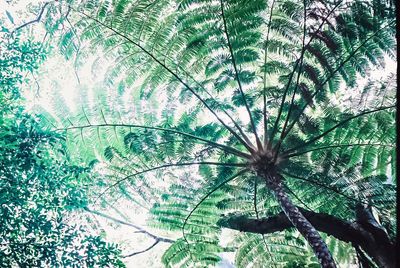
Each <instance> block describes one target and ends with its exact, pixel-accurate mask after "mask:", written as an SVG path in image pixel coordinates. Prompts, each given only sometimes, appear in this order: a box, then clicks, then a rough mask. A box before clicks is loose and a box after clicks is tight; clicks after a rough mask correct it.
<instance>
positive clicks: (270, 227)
mask: <svg viewBox="0 0 400 268" xmlns="http://www.w3.org/2000/svg"><path fill="white" fill-rule="evenodd" d="M299 210H300V211H301V213H302V214H303V215H304V216H305V217H306V218H307V220H309V221H310V223H311V224H312V225H313V226H314V227H315V229H317V230H318V231H321V232H324V233H326V234H328V235H331V236H334V237H335V238H337V239H339V240H341V241H344V242H349V243H351V244H352V245H353V246H359V248H361V249H362V250H363V251H364V252H365V253H366V254H368V256H370V257H371V258H372V260H373V261H374V262H375V263H377V264H378V266H379V267H396V266H395V246H394V244H393V243H392V242H391V241H390V238H389V237H388V236H387V234H385V233H384V232H383V231H382V230H380V229H381V228H378V227H376V226H374V225H371V224H370V223H369V222H368V221H367V222H365V220H364V219H362V218H359V217H357V221H356V222H349V221H346V220H342V219H339V218H337V217H335V216H332V215H329V214H326V213H318V212H313V211H309V210H306V209H303V208H299ZM217 225H219V226H220V227H224V228H229V229H233V230H238V231H241V232H250V233H256V234H270V233H275V232H280V231H283V230H286V229H289V228H293V225H292V224H291V222H290V221H289V219H288V218H287V217H286V215H285V214H284V213H283V212H281V213H279V214H276V215H274V216H272V217H268V218H261V219H254V218H248V217H247V216H245V215H227V216H225V217H222V218H221V219H220V220H219V221H218V222H217Z"/></svg>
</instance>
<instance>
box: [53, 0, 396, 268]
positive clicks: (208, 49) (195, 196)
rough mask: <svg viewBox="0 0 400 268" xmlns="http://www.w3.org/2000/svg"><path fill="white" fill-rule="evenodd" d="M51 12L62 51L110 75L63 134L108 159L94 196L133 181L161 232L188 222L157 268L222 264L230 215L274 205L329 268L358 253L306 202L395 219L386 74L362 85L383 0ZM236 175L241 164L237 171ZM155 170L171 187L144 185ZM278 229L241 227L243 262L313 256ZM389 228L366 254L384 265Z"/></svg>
mask: <svg viewBox="0 0 400 268" xmlns="http://www.w3.org/2000/svg"><path fill="white" fill-rule="evenodd" d="M60 5H61V6H67V7H68V8H69V9H70V16H69V17H68V18H69V20H70V24H68V25H69V26H66V27H65V28H64V30H65V32H63V33H62V37H61V39H60V43H59V47H60V48H61V51H62V52H63V53H64V54H65V55H66V56H67V57H68V58H71V57H75V60H74V61H75V63H80V62H84V61H85V60H86V59H89V58H90V57H92V56H91V55H93V53H98V55H100V56H98V57H95V58H96V59H95V60H94V64H93V70H94V72H96V71H99V70H102V71H103V73H104V76H105V77H104V80H105V81H106V83H105V84H104V85H103V86H102V87H99V88H98V89H97V90H95V92H96V94H97V95H96V98H97V99H96V100H95V101H94V102H93V105H88V102H89V101H85V100H82V103H80V105H81V107H82V108H83V110H82V111H80V112H78V113H77V114H75V115H71V116H69V117H68V120H65V119H64V120H62V122H60V123H61V126H60V127H59V130H66V131H67V133H68V136H69V137H70V140H71V141H72V142H76V145H72V144H71V148H73V147H75V149H78V150H76V155H79V154H80V153H79V152H85V153H84V155H85V157H86V158H87V159H93V158H98V159H101V160H102V162H103V163H104V164H105V165H106V166H107V176H108V177H107V178H106V183H107V186H104V187H101V189H99V190H100V194H99V195H100V196H101V197H102V198H105V196H106V194H108V193H109V192H110V191H114V190H115V191H116V192H119V191H121V190H118V187H122V188H125V187H128V185H129V184H130V186H131V187H132V188H133V190H134V191H135V192H136V193H137V194H138V195H139V196H141V198H142V199H143V200H146V199H149V200H151V201H150V202H149V203H151V204H152V205H154V207H153V209H152V210H151V214H152V215H153V221H152V222H153V224H154V225H155V226H158V227H160V228H166V229H170V230H177V231H179V230H181V231H182V238H181V239H179V240H177V241H176V242H175V243H174V244H173V245H172V246H171V247H170V248H169V249H168V250H167V251H166V253H165V254H164V257H163V263H164V264H165V265H166V266H183V267H185V266H200V267H204V266H208V265H214V264H216V263H217V262H218V261H219V260H220V257H219V255H218V253H220V252H223V251H228V250H229V249H228V248H224V247H222V246H220V238H219V237H220V231H221V226H224V227H229V226H227V225H226V224H225V225H223V224H222V223H221V222H225V223H226V221H224V220H226V219H231V218H230V216H228V215H230V214H227V213H232V212H235V213H238V214H240V215H241V216H242V218H240V217H239V218H238V219H242V220H243V219H250V220H253V219H256V220H259V221H261V219H262V218H266V220H268V217H274V215H275V216H276V215H279V212H280V210H281V209H282V210H283V211H284V212H285V215H286V216H287V217H288V218H289V220H290V222H291V224H293V225H294V226H295V227H296V228H297V230H298V231H299V233H300V234H301V235H302V236H304V237H306V239H307V240H308V242H309V244H310V245H311V248H312V249H313V250H314V253H315V255H316V256H317V259H318V261H319V262H320V264H321V265H322V266H323V267H336V264H335V262H334V258H335V259H336V260H337V261H336V262H338V264H340V263H341V262H343V263H348V262H350V261H352V260H350V259H351V258H348V259H346V258H341V256H340V255H345V254H342V253H340V252H341V251H342V252H343V251H345V252H349V253H348V254H350V255H352V256H353V257H355V256H356V255H357V254H356V253H355V251H353V250H352V249H351V248H350V247H349V245H344V244H341V243H336V242H333V241H335V240H334V238H326V239H323V237H324V236H323V235H321V236H320V235H319V234H318V232H317V231H316V230H315V229H314V227H313V226H312V224H311V223H310V222H309V220H308V219H307V217H305V216H304V215H303V214H302V213H303V212H304V209H308V210H309V211H311V212H312V213H320V214H318V215H322V214H321V213H325V214H328V215H330V216H332V215H333V216H335V217H336V219H338V220H341V221H347V222H350V221H355V220H358V218H357V217H358V216H357V215H356V212H355V211H356V207H357V206H358V205H360V204H361V205H363V206H365V207H366V209H367V208H368V209H369V207H374V208H377V209H379V210H380V211H381V212H380V213H381V214H382V216H381V218H382V226H385V227H386V228H389V229H392V228H393V227H392V226H393V225H392V223H391V220H390V219H391V218H393V216H394V201H393V196H394V195H393V190H394V188H395V186H394V182H393V180H392V178H393V175H394V172H395V170H394V159H395V157H394V153H393V152H394V148H393V145H392V144H393V142H394V137H395V133H394V114H393V110H394V106H393V103H394V100H393V95H394V94H393V88H392V87H391V86H390V83H389V81H390V80H391V79H392V78H391V77H388V81H387V82H386V81H384V82H382V84H381V88H380V89H379V90H378V89H377V87H379V85H378V84H379V83H377V82H376V81H369V83H368V84H367V85H366V86H365V87H364V89H362V90H360V89H359V88H358V84H357V80H358V77H360V76H367V75H368V74H369V73H370V72H371V69H372V68H382V67H383V65H384V62H385V60H384V59H385V57H392V58H393V57H394V47H395V41H394V19H393V12H392V9H393V8H392V3H391V1H388V2H387V3H380V2H379V3H378V2H377V1H368V2H366V1H353V2H347V1H335V2H332V3H331V2H324V3H322V2H318V1H303V2H300V1H288V0H285V1H267V2H266V1H258V0H254V1H253V0H252V1H233V0H232V1H173V2H170V1H135V2H134V1H122V0H121V1H86V2H85V3H73V2H72V3H61V4H60ZM50 33H51V34H56V33H57V32H51V31H50ZM75 47H77V48H75ZM78 47H79V49H78ZM74 53H76V54H74ZM105 59H106V60H107V62H111V64H110V67H109V68H104V67H103V65H105V62H106V61H105ZM99 73H100V71H99ZM383 88H385V89H383ZM354 92H356V93H357V97H353V96H352V97H351V98H352V99H351V100H349V98H348V95H350V94H351V93H354ZM371 92H379V94H377V95H378V97H377V98H371V99H369V97H368V96H369V94H371ZM127 98H129V101H126V99H127ZM356 101H357V102H358V103H360V104H359V106H360V107H356V108H355V107H352V105H354V103H355V102H356ZM361 103H362V104H361ZM361 106H362V107H361ZM79 137H80V138H79ZM238 168H245V169H244V171H243V174H242V173H240V174H239V175H240V176H238V177H236V176H235V174H236V173H235V172H233V171H234V170H236V172H238V170H237V169H238ZM164 169H165V170H166V171H164ZM161 170H163V172H159V171H161ZM182 170H187V171H188V172H189V173H190V175H191V176H190V178H188V177H186V175H185V176H183V175H182V173H181V172H182ZM389 170H390V171H389ZM153 172H156V173H153ZM150 174H151V175H150ZM161 179H162V180H164V181H166V182H167V187H166V188H165V189H159V191H156V190H155V189H154V187H151V183H150V181H153V183H154V182H155V181H156V180H161ZM189 181H190V184H189ZM139 184H140V186H139ZM125 185H126V186H125ZM385 189H386V190H385ZM387 189H390V190H387ZM164 190H165V191H166V192H167V194H164V195H163V194H161V192H162V191H164ZM254 204H255V205H254ZM306 206H307V207H306ZM365 211H366V212H365V213H367V212H368V211H367V210H365ZM222 213H224V215H223V216H221V214H222ZM325 214H323V215H325ZM307 215H309V214H307ZM368 215H369V214H368ZM221 219H222V221H220V220H221ZM310 221H312V220H310ZM228 222H229V223H231V222H230V221H228ZM232 226H238V225H235V224H233V225H232ZM232 226H231V228H233V227H232ZM233 229H234V228H233ZM286 232H287V235H284V236H283V238H284V239H283V238H282V236H281V235H279V234H278V233H276V234H271V235H264V237H263V236H261V235H248V234H245V235H244V236H243V237H244V238H243V240H241V241H239V242H238V243H237V247H238V249H237V256H236V262H237V264H238V266H239V267H242V266H243V267H245V266H246V267H247V266H251V265H252V266H253V267H260V266H262V265H264V266H265V265H267V263H268V265H269V264H271V265H272V266H273V265H276V266H277V267H279V266H284V265H286V267H290V265H292V266H294V267H295V266H296V265H297V266H299V265H300V266H301V265H303V266H305V265H310V266H312V265H315V263H316V259H315V258H314V257H312V256H310V253H309V249H308V248H307V246H306V244H305V243H304V242H303V241H302V240H301V239H302V238H301V236H299V233H297V231H293V230H291V231H286ZM392 235H393V232H392V231H390V232H388V237H385V239H386V238H387V240H388V241H389V242H387V245H388V248H389V249H388V251H387V252H388V253H387V255H385V256H384V257H382V258H380V257H378V256H379V254H384V253H382V252H384V250H382V251H380V252H379V253H377V252H378V251H376V252H374V251H373V250H372V249H370V248H368V247H366V246H364V248H363V251H364V252H367V253H366V254H368V255H370V257H371V258H372V260H373V261H374V262H376V263H377V264H378V265H380V266H387V267H392V266H393V265H394V264H393V259H391V258H392V255H390V254H391V251H392V250H393V247H392V246H393V245H392V244H390V243H392V242H390V239H392ZM293 237H295V238H293ZM292 239H294V240H295V241H292ZM339 239H340V238H339ZM324 240H327V241H329V242H328V243H326V244H325V242H324ZM274 241H275V242H274ZM385 241H386V240H385ZM292 242H293V243H292ZM268 243H270V244H271V245H270V246H268V245H269V244H268ZM272 243H275V244H277V245H276V246H272ZM335 243H336V244H335ZM289 244H290V246H289ZM339 244H340V245H339ZM385 245H386V244H385ZM353 246H354V247H355V248H357V247H361V248H362V247H363V245H355V244H354V245H353ZM338 248H339V249H338ZM289 249H290V250H289ZM329 250H330V251H329ZM330 252H332V253H333V258H332V254H331V253H330ZM289 253H290V256H288V255H289ZM255 256H257V257H255ZM304 256H307V259H306V261H305V259H304V258H305V257H304ZM274 263H275V264H274ZM268 267H269V266H268Z"/></svg>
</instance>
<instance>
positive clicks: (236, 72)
mask: <svg viewBox="0 0 400 268" xmlns="http://www.w3.org/2000/svg"><path fill="white" fill-rule="evenodd" d="M220 3H221V16H222V21H223V23H224V32H225V36H226V39H227V42H228V48H229V52H230V54H231V57H232V64H233V69H234V70H235V77H236V81H237V83H238V86H239V91H240V94H241V95H242V99H243V102H244V105H245V106H246V110H247V113H248V114H249V117H250V123H251V127H252V129H253V133H254V136H255V138H256V143H257V147H258V149H259V150H261V149H262V144H261V141H260V139H259V138H258V135H257V130H256V125H255V123H254V120H253V116H252V115H251V111H250V107H249V105H248V103H247V100H246V96H245V95H244V92H243V88H242V83H241V82H240V79H239V72H238V69H237V66H236V60H235V56H234V54H233V49H232V45H231V41H230V38H229V34H228V27H227V25H226V18H225V13H224V4H223V0H220Z"/></svg>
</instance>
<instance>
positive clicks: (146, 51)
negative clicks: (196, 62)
mask: <svg viewBox="0 0 400 268" xmlns="http://www.w3.org/2000/svg"><path fill="white" fill-rule="evenodd" d="M74 11H75V12H77V13H78V14H81V15H83V16H85V17H87V18H89V19H91V20H93V21H95V22H96V23H98V24H99V25H101V26H103V27H104V28H106V29H108V30H110V31H112V32H113V33H115V34H116V35H118V36H120V37H122V38H124V39H126V40H127V41H129V42H130V43H132V44H133V45H135V46H136V47H138V48H139V49H140V50H141V51H143V53H145V54H146V55H148V56H149V57H150V58H151V59H153V60H154V61H155V62H156V63H157V64H159V65H160V66H161V67H163V68H164V69H165V70H166V71H167V72H168V73H170V74H171V75H172V76H173V77H174V78H175V79H176V80H178V81H179V82H180V83H181V84H182V85H183V86H184V87H186V88H187V89H188V90H189V91H190V92H191V93H192V94H193V95H194V96H195V97H196V98H197V99H198V100H199V101H200V102H201V103H202V104H203V105H204V106H205V107H206V108H207V109H208V110H209V111H210V112H211V113H212V114H213V115H214V117H215V118H216V119H217V120H218V121H219V122H220V123H221V124H222V125H223V126H224V127H225V128H226V129H227V130H228V131H229V132H230V133H231V134H232V135H233V136H235V137H236V139H237V140H238V141H239V142H240V143H241V144H242V145H244V146H245V147H246V149H247V150H249V151H250V152H252V151H253V149H252V148H251V146H249V145H248V144H247V143H246V142H245V141H244V140H243V139H242V138H241V137H240V136H239V135H238V134H237V133H236V132H235V131H234V130H233V129H232V128H231V127H230V126H228V125H227V124H226V123H225V122H224V121H223V120H222V119H221V118H220V117H219V116H218V115H217V113H216V112H215V111H214V110H213V109H212V108H211V107H210V106H209V105H208V104H207V102H206V101H205V100H203V98H202V97H200V95H199V94H198V93H196V92H195V91H194V90H193V89H192V88H191V87H190V86H189V85H188V84H187V83H186V82H185V81H183V80H182V78H180V77H179V76H178V75H177V74H176V73H175V72H174V71H172V70H171V69H170V68H169V67H168V66H166V65H165V64H164V63H163V62H161V61H160V60H159V59H157V58H156V57H155V56H154V55H153V54H152V53H151V52H150V51H148V50H147V49H146V48H144V47H143V46H142V45H140V44H139V43H137V42H136V41H134V40H133V39H132V38H130V37H128V36H126V35H124V34H123V33H120V32H118V31H117V30H115V29H113V28H112V27H110V26H108V25H106V24H104V23H103V22H101V21H99V20H98V19H96V18H93V17H91V16H89V15H87V14H85V13H84V12H79V11H77V10H74Z"/></svg>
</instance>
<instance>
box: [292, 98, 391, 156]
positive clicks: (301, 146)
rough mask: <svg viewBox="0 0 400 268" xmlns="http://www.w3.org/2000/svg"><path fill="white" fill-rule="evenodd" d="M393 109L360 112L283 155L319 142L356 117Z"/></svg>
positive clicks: (384, 108) (382, 108)
mask: <svg viewBox="0 0 400 268" xmlns="http://www.w3.org/2000/svg"><path fill="white" fill-rule="evenodd" d="M394 107H395V106H394V105H393V106H388V107H381V108H378V109H375V110H371V111H365V112H362V113H360V114H357V115H354V116H351V117H349V118H347V119H345V120H343V121H341V122H339V123H338V124H336V125H335V126H333V127H331V128H330V129H328V130H326V131H325V132H323V133H322V134H320V135H318V136H316V137H314V138H312V139H310V140H308V141H306V142H305V143H303V144H301V145H299V146H296V147H294V148H292V149H290V150H287V151H286V152H284V153H289V152H293V151H296V150H297V149H299V148H303V147H306V146H307V145H309V144H311V143H313V142H315V141H317V140H319V139H320V138H322V137H324V136H326V135H327V134H329V133H330V132H332V131H333V130H335V129H336V128H338V127H341V126H343V125H344V124H346V123H347V122H349V121H350V120H353V119H355V118H358V117H361V116H364V115H367V114H370V113H375V112H379V111H383V110H386V109H390V108H394Z"/></svg>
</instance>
